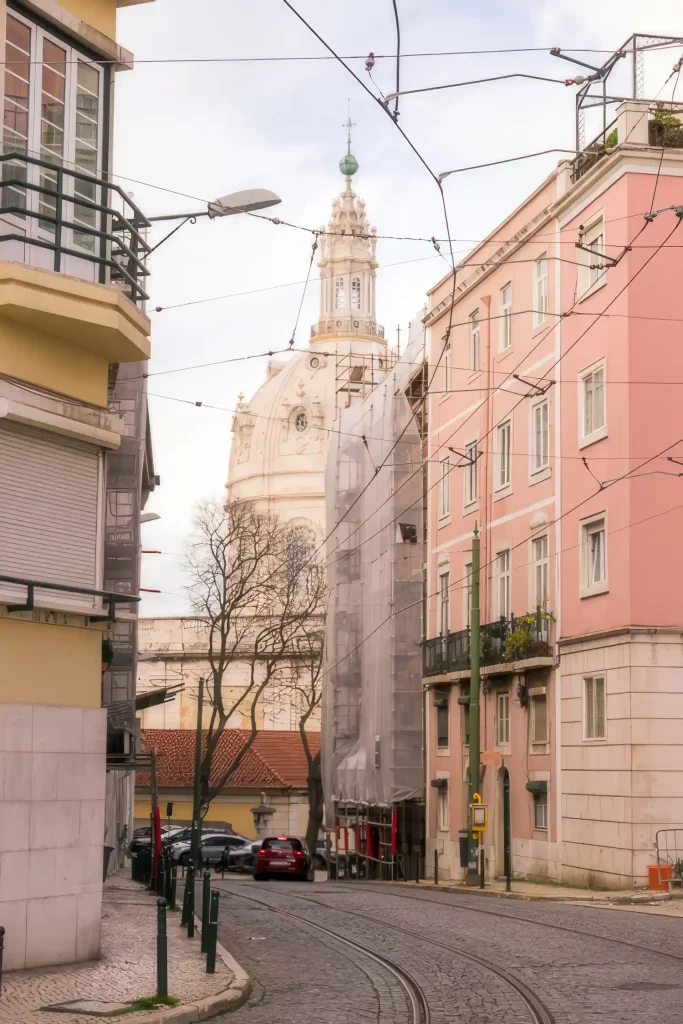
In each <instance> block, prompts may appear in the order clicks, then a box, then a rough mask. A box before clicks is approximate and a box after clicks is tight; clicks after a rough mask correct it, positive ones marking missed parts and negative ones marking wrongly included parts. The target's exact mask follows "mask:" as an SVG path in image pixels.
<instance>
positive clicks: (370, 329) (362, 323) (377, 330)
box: [311, 315, 384, 338]
mask: <svg viewBox="0 0 683 1024" xmlns="http://www.w3.org/2000/svg"><path fill="white" fill-rule="evenodd" d="M321 334H323V335H324V334H363V335H369V336H371V337H374V338H384V328H383V327H382V326H380V324H378V323H375V321H374V320H365V319H363V318H359V319H354V318H353V317H351V316H346V315H345V316H339V317H328V318H327V319H325V320H319V321H318V322H317V324H313V326H312V327H311V337H312V338H317V337H319V336H320V335H321Z"/></svg>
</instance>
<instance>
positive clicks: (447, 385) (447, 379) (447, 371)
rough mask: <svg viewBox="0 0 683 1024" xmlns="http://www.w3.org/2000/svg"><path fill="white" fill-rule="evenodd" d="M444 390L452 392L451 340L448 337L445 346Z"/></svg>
mask: <svg viewBox="0 0 683 1024" xmlns="http://www.w3.org/2000/svg"><path fill="white" fill-rule="evenodd" d="M443 389H444V391H450V390H451V339H450V337H446V338H445V339H444V346H443Z"/></svg>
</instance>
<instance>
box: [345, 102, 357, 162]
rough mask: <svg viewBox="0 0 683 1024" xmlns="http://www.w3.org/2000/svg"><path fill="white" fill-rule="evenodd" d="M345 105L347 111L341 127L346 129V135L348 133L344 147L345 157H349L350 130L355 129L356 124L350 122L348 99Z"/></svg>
mask: <svg viewBox="0 0 683 1024" xmlns="http://www.w3.org/2000/svg"><path fill="white" fill-rule="evenodd" d="M346 103H347V111H348V113H347V119H346V121H345V122H344V125H343V127H344V128H346V129H347V133H348V134H347V136H346V145H347V150H346V152H347V155H348V156H350V155H351V129H352V128H355V127H356V122H355V121H352V120H351V100H350V99H348V100H347V101H346Z"/></svg>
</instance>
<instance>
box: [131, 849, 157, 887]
mask: <svg viewBox="0 0 683 1024" xmlns="http://www.w3.org/2000/svg"><path fill="white" fill-rule="evenodd" d="M151 874H152V851H151V850H136V851H135V852H134V853H131V855H130V876H131V878H132V879H133V881H134V882H142V883H143V884H146V883H147V882H148V881H149V879H150V877H151Z"/></svg>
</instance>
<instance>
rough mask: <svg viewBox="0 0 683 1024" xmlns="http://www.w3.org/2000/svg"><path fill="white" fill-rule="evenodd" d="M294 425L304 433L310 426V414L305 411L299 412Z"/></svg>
mask: <svg viewBox="0 0 683 1024" xmlns="http://www.w3.org/2000/svg"><path fill="white" fill-rule="evenodd" d="M294 426H295V427H296V429H297V430H298V431H299V433H300V434H303V432H304V431H305V430H306V428H307V426H308V416H307V415H306V413H305V412H299V413H297V415H296V419H295V420H294Z"/></svg>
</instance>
